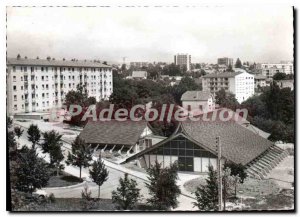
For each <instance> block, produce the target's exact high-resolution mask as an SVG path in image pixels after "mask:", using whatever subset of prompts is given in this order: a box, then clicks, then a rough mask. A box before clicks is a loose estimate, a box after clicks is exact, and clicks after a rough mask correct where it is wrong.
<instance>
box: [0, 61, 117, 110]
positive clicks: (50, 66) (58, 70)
mask: <svg viewBox="0 0 300 217" xmlns="http://www.w3.org/2000/svg"><path fill="white" fill-rule="evenodd" d="M6 76H7V78H6V82H7V85H6V95H7V113H8V114H9V115H14V114H17V113H25V112H43V111H49V110H51V109H52V108H61V107H62V105H63V103H64V100H65V96H66V94H67V93H68V92H69V91H70V90H76V87H77V85H78V84H80V83H81V84H83V85H86V88H87V91H88V96H89V97H95V98H96V100H97V101H100V100H107V99H109V97H110V95H111V94H112V91H113V77H112V69H111V67H110V66H107V65H103V64H101V63H97V62H91V61H77V60H74V61H65V60H63V61H61V60H54V59H51V58H47V59H46V60H45V59H27V58H25V59H24V58H23V59H21V58H8V59H7V72H6Z"/></svg>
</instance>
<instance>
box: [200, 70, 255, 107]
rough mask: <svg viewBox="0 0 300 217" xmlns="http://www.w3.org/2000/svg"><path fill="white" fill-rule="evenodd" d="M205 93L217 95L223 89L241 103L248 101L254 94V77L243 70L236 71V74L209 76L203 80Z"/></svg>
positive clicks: (226, 73)
mask: <svg viewBox="0 0 300 217" xmlns="http://www.w3.org/2000/svg"><path fill="white" fill-rule="evenodd" d="M202 88H203V91H210V92H211V93H212V94H214V96H215V94H216V92H218V91H219V90H221V89H224V90H225V91H226V92H231V93H233V94H234V95H235V98H236V99H237V101H238V102H239V103H241V102H243V101H245V100H247V99H248V98H249V97H251V96H252V95H253V94H254V76H253V75H251V74H249V73H247V72H246V71H245V70H242V69H235V72H225V73H220V74H208V75H205V76H203V79H202Z"/></svg>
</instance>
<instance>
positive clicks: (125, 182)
mask: <svg viewBox="0 0 300 217" xmlns="http://www.w3.org/2000/svg"><path fill="white" fill-rule="evenodd" d="M139 198H140V189H138V188H137V182H136V181H135V180H134V179H130V178H128V174H127V173H125V174H124V178H123V179H122V178H120V179H119V186H118V187H117V190H116V191H113V192H112V202H113V203H116V204H118V206H119V208H121V209H123V210H130V209H133V207H134V206H135V205H136V203H137V202H138V200H139Z"/></svg>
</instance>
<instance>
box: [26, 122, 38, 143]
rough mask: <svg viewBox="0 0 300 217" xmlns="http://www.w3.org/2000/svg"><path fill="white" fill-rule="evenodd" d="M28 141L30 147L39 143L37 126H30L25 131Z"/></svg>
mask: <svg viewBox="0 0 300 217" xmlns="http://www.w3.org/2000/svg"><path fill="white" fill-rule="evenodd" d="M27 134H28V140H29V141H30V142H31V143H32V147H33V148H35V145H36V144H38V143H39V141H40V138H41V132H40V130H39V128H38V126H37V125H34V124H31V125H30V126H29V129H28V130H27Z"/></svg>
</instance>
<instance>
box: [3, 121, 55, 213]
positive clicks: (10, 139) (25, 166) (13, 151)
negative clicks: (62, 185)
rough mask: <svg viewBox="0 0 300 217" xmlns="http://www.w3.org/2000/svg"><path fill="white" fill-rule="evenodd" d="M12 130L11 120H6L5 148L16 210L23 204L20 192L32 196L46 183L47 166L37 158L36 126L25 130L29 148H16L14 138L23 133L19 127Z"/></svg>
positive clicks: (47, 177)
mask: <svg viewBox="0 0 300 217" xmlns="http://www.w3.org/2000/svg"><path fill="white" fill-rule="evenodd" d="M11 128H12V120H11V119H10V118H7V129H6V133H7V146H8V150H9V151H8V153H9V172H10V190H11V202H12V203H11V204H12V209H13V210H15V209H18V208H20V207H21V206H22V205H24V204H25V201H24V200H23V199H22V198H23V197H22V196H21V192H28V193H30V194H32V193H33V192H34V191H35V189H37V188H42V187H45V186H46V185H47V183H48V180H49V177H50V174H49V169H48V167H49V165H48V163H46V162H45V161H44V159H42V158H40V157H39V156H38V153H37V150H36V145H37V144H38V143H39V140H40V131H39V129H38V127H37V126H35V125H31V126H30V128H29V129H28V130H27V134H28V140H29V141H31V143H32V145H31V147H27V146H23V147H18V142H17V141H16V137H17V138H20V137H21V136H22V134H23V132H24V130H23V129H21V128H20V127H15V128H14V129H13V130H12V129H11Z"/></svg>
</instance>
